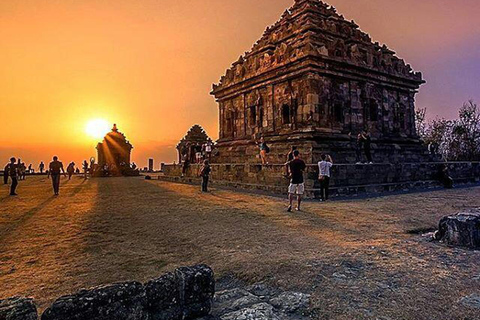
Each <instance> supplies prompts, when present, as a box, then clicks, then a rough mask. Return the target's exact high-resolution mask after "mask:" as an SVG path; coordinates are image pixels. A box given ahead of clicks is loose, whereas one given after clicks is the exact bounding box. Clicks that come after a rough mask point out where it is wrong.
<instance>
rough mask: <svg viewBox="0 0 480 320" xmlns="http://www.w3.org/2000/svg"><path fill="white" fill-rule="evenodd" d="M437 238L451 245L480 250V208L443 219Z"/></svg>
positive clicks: (436, 234)
mask: <svg viewBox="0 0 480 320" xmlns="http://www.w3.org/2000/svg"><path fill="white" fill-rule="evenodd" d="M435 238H436V239H437V240H440V241H442V242H444V243H446V244H449V245H454V246H461V247H468V248H472V249H480V208H477V209H472V210H470V211H467V212H460V213H458V214H455V215H452V216H447V217H444V218H442V220H440V223H439V230H438V231H437V232H436V233H435Z"/></svg>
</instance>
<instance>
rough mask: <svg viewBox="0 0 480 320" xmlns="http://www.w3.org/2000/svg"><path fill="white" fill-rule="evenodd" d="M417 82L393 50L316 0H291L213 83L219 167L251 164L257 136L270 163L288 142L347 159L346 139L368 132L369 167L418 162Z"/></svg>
mask: <svg viewBox="0 0 480 320" xmlns="http://www.w3.org/2000/svg"><path fill="white" fill-rule="evenodd" d="M424 82H425V81H424V80H423V79H422V74H421V73H420V72H414V71H413V70H412V68H411V66H410V65H409V64H406V62H405V61H404V60H402V59H400V58H398V57H397V56H396V55H395V52H394V51H392V50H391V49H389V48H387V47H386V46H385V45H383V46H382V45H380V44H379V43H377V42H375V43H374V42H372V39H371V38H370V36H369V35H368V34H366V33H364V32H362V31H361V30H360V29H359V26H358V25H357V24H355V22H353V21H347V20H346V19H345V18H344V17H343V16H342V15H340V14H339V13H337V12H336V10H335V8H333V7H331V6H329V5H327V4H325V3H323V2H322V1H319V0H296V1H295V3H294V5H293V6H292V7H291V8H290V9H289V10H287V11H285V13H284V14H283V15H282V17H281V19H280V20H279V21H278V22H277V23H275V24H274V25H273V26H271V27H269V28H267V29H266V31H265V33H264V34H263V36H262V37H261V39H260V40H258V41H257V42H256V43H255V44H254V45H253V48H252V49H251V50H250V51H249V52H246V53H245V54H244V55H242V56H240V58H239V59H238V61H236V62H235V63H233V65H232V67H231V68H230V69H228V70H227V71H226V74H225V75H224V76H222V77H221V79H220V83H219V84H216V85H213V91H212V94H213V95H214V96H215V98H216V100H217V102H218V104H219V115H220V139H219V140H218V150H219V156H218V157H217V158H216V161H217V162H218V163H244V162H245V161H251V160H248V159H252V158H253V161H256V160H255V159H254V157H252V156H253V155H254V154H256V153H257V152H258V151H257V147H256V145H255V141H256V140H257V139H258V138H259V137H260V136H263V137H265V139H266V141H267V143H269V145H270V147H271V150H272V153H271V158H272V160H271V162H273V163H280V162H284V160H285V154H286V153H287V150H288V149H289V147H290V146H292V145H295V146H297V147H298V148H299V149H300V151H301V152H302V154H303V158H304V159H305V160H306V161H307V162H308V163H315V162H316V161H318V159H319V156H320V154H321V153H324V152H328V153H331V154H332V155H333V156H334V158H335V159H336V161H337V162H342V163H352V162H355V154H354V153H355V151H354V148H353V147H352V139H350V138H349V133H351V134H352V135H353V137H354V136H356V135H357V134H358V133H360V132H361V131H363V130H368V132H369V133H370V135H371V137H372V141H373V145H372V151H373V154H374V159H375V162H390V163H395V162H402V161H423V160H425V157H427V153H426V150H425V148H424V147H423V146H422V144H421V142H420V140H419V137H418V135H417V132H416V130H415V119H414V117H415V95H416V93H417V91H418V89H419V87H420V86H421V85H422V84H423V83H424Z"/></svg>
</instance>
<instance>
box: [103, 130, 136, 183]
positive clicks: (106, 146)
mask: <svg viewBox="0 0 480 320" xmlns="http://www.w3.org/2000/svg"><path fill="white" fill-rule="evenodd" d="M132 149H133V146H132V145H131V144H130V142H128V140H127V138H126V137H125V135H124V134H123V133H121V132H120V131H118V129H117V125H116V124H114V125H113V128H112V131H111V132H109V133H107V135H106V136H105V138H104V139H103V141H102V142H100V143H99V144H98V145H97V154H98V165H97V167H96V170H95V173H94V175H95V176H122V175H123V176H130V175H138V171H136V170H133V169H132V168H131V166H130V154H131V152H132Z"/></svg>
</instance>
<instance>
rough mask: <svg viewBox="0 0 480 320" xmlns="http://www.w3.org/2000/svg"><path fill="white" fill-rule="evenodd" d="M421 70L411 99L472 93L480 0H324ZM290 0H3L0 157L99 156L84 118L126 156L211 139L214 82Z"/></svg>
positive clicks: (478, 96) (478, 78)
mask: <svg viewBox="0 0 480 320" xmlns="http://www.w3.org/2000/svg"><path fill="white" fill-rule="evenodd" d="M328 3H329V4H332V5H334V6H335V7H336V8H337V10H338V11H339V12H340V13H341V14H343V15H344V16H345V17H346V18H347V19H349V20H351V19H353V20H355V22H357V24H359V25H360V28H361V29H362V30H363V31H365V32H367V33H369V34H370V35H371V37H372V38H373V39H374V40H375V41H379V42H380V43H385V44H387V45H388V46H389V47H390V48H391V49H393V50H395V51H396V52H397V55H398V56H399V57H401V58H403V59H405V60H406V61H407V63H410V64H411V65H412V67H413V68H414V69H415V70H417V71H422V72H423V75H424V78H425V79H426V80H427V84H426V85H424V86H422V88H421V90H420V93H419V94H418V96H417V107H419V108H424V107H426V108H427V110H428V116H429V117H430V118H435V117H437V116H438V117H446V118H454V117H455V116H456V114H457V111H458V109H459V107H460V106H461V105H462V104H463V102H465V101H466V100H469V99H474V100H476V101H480V59H478V57H480V23H478V17H479V16H480V1H478V0H455V1H453V0H422V1H418V0H402V1H398V0H330V1H328ZM292 4H293V0H128V1H127V0H3V1H0V108H1V119H3V121H2V126H0V159H4V162H5V163H6V162H7V160H8V158H9V157H10V156H12V155H15V156H17V157H21V158H23V159H24V160H25V161H26V162H27V163H33V164H34V166H36V165H37V164H38V162H39V161H40V160H43V161H48V160H50V158H51V157H52V156H53V155H54V154H56V155H58V156H59V157H60V159H61V160H63V161H64V162H69V161H75V162H76V163H78V164H79V163H80V162H81V161H82V160H83V159H86V158H90V157H91V156H95V155H96V150H95V146H96V143H97V142H98V140H99V139H98V138H95V137H92V136H90V135H88V134H87V133H86V132H85V128H86V126H87V124H88V122H89V121H91V120H95V119H104V120H106V121H108V123H111V124H113V123H114V122H115V123H117V125H118V127H119V129H120V131H122V132H124V133H125V135H126V136H127V138H128V139H129V140H130V142H131V143H132V144H133V146H134V150H133V154H132V156H133V159H134V161H136V162H137V164H139V165H141V166H144V165H146V163H147V159H148V158H154V159H155V166H158V165H159V163H160V162H171V161H173V160H175V159H176V153H175V145H176V143H177V142H178V141H179V140H180V139H181V138H182V136H184V135H185V133H186V132H187V130H188V129H189V128H190V127H191V126H192V125H194V124H200V125H202V126H203V127H204V128H205V130H206V131H207V133H208V134H209V135H210V136H211V137H212V138H214V139H216V138H218V113H217V105H216V103H215V100H214V98H213V97H212V96H210V95H209V92H210V90H211V85H212V83H216V82H218V80H219V78H220V76H221V75H223V74H224V72H225V70H226V69H227V68H228V67H229V66H230V65H231V63H232V62H234V61H236V60H237V59H238V57H239V56H240V54H242V53H243V52H245V51H247V50H249V49H250V48H251V46H252V45H253V43H254V42H255V41H256V40H257V39H259V38H260V36H261V35H262V33H263V31H264V30H265V28H266V27H267V26H268V25H271V24H273V23H274V22H275V21H277V20H278V19H279V17H280V16H281V14H282V13H283V11H285V9H286V8H288V7H290V6H291V5H292Z"/></svg>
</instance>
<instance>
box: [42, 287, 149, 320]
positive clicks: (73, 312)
mask: <svg viewBox="0 0 480 320" xmlns="http://www.w3.org/2000/svg"><path fill="white" fill-rule="evenodd" d="M145 302H146V296H145V289H144V287H143V285H142V284H141V283H138V282H126V283H119V284H113V285H109V286H104V287H98V288H94V289H92V290H82V291H80V292H78V293H77V294H74V295H70V296H64V297H61V298H59V299H58V300H56V301H55V302H54V303H53V304H52V305H51V306H50V307H49V308H48V309H47V310H45V312H44V313H43V314H42V320H92V319H95V320H109V319H118V320H145V319H147V315H146V313H145V311H144V305H145Z"/></svg>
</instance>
